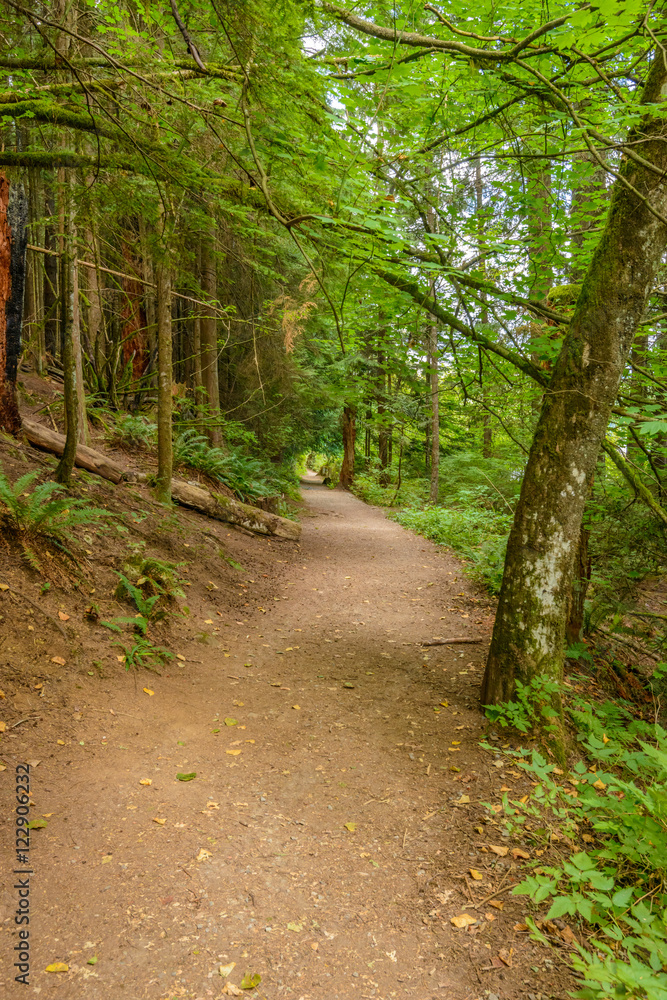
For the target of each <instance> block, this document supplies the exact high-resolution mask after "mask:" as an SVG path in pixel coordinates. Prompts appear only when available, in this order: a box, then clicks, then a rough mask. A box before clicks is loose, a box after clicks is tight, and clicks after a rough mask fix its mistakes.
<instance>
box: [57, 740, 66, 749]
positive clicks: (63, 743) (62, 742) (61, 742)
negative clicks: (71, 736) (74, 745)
mask: <svg viewBox="0 0 667 1000" xmlns="http://www.w3.org/2000/svg"><path fill="white" fill-rule="evenodd" d="M56 743H57V744H58V746H59V747H64V746H65V741H64V740H56Z"/></svg>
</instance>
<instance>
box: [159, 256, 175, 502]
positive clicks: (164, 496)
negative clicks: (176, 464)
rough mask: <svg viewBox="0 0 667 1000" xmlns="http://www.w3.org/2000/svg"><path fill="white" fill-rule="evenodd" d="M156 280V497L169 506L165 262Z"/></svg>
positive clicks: (167, 281)
mask: <svg viewBox="0 0 667 1000" xmlns="http://www.w3.org/2000/svg"><path fill="white" fill-rule="evenodd" d="M156 272H157V273H156V278H157V282H156V283H157V296H156V297H157V371H158V388H157V464H158V472H157V480H156V483H155V495H156V496H157V498H158V499H159V500H161V501H162V502H163V503H171V477H172V473H173V449H172V439H171V412H172V404H173V399H172V391H171V382H172V362H171V273H170V270H169V264H168V262H167V261H160V263H159V264H158V266H157V268H156Z"/></svg>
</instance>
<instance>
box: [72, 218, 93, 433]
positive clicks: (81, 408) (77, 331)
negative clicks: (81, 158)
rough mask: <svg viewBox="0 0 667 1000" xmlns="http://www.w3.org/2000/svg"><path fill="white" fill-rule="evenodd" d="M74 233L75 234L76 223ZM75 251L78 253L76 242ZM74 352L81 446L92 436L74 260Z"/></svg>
mask: <svg viewBox="0 0 667 1000" xmlns="http://www.w3.org/2000/svg"><path fill="white" fill-rule="evenodd" d="M72 232H73V234H74V233H75V229H74V223H72ZM73 242H74V249H75V252H76V242H75V241H73ZM72 350H73V352H74V366H75V368H76V389H77V393H76V405H77V426H78V429H79V444H86V445H87V444H89V443H90V434H89V433H88V414H87V412H86V387H85V384H84V381H83V354H82V351H81V309H80V305H79V267H78V264H77V262H76V260H74V263H73V267H72Z"/></svg>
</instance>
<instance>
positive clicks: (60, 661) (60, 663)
mask: <svg viewBox="0 0 667 1000" xmlns="http://www.w3.org/2000/svg"><path fill="white" fill-rule="evenodd" d="M51 663H57V664H58V666H60V667H64V666H65V661H64V660H63V658H62V656H52V657H51Z"/></svg>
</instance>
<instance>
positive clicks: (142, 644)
mask: <svg viewBox="0 0 667 1000" xmlns="http://www.w3.org/2000/svg"><path fill="white" fill-rule="evenodd" d="M103 624H105V625H106V624H107V623H106V622H104V623H103ZM114 646H118V648H119V649H122V651H123V654H124V656H125V669H126V670H129V669H130V667H132V668H133V669H134V670H138V669H139V668H140V667H143V668H144V669H145V670H154V664H155V663H165V662H166V661H167V660H172V659H173V658H174V654H173V653H171V652H170V651H169V650H168V649H166V647H165V646H157V645H156V644H155V643H154V642H152V641H151V640H150V639H148V638H147V637H146V636H145V635H138V636H135V637H134V639H133V641H132V642H131V643H130V644H129V645H124V644H123V643H122V642H115V643H114Z"/></svg>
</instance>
